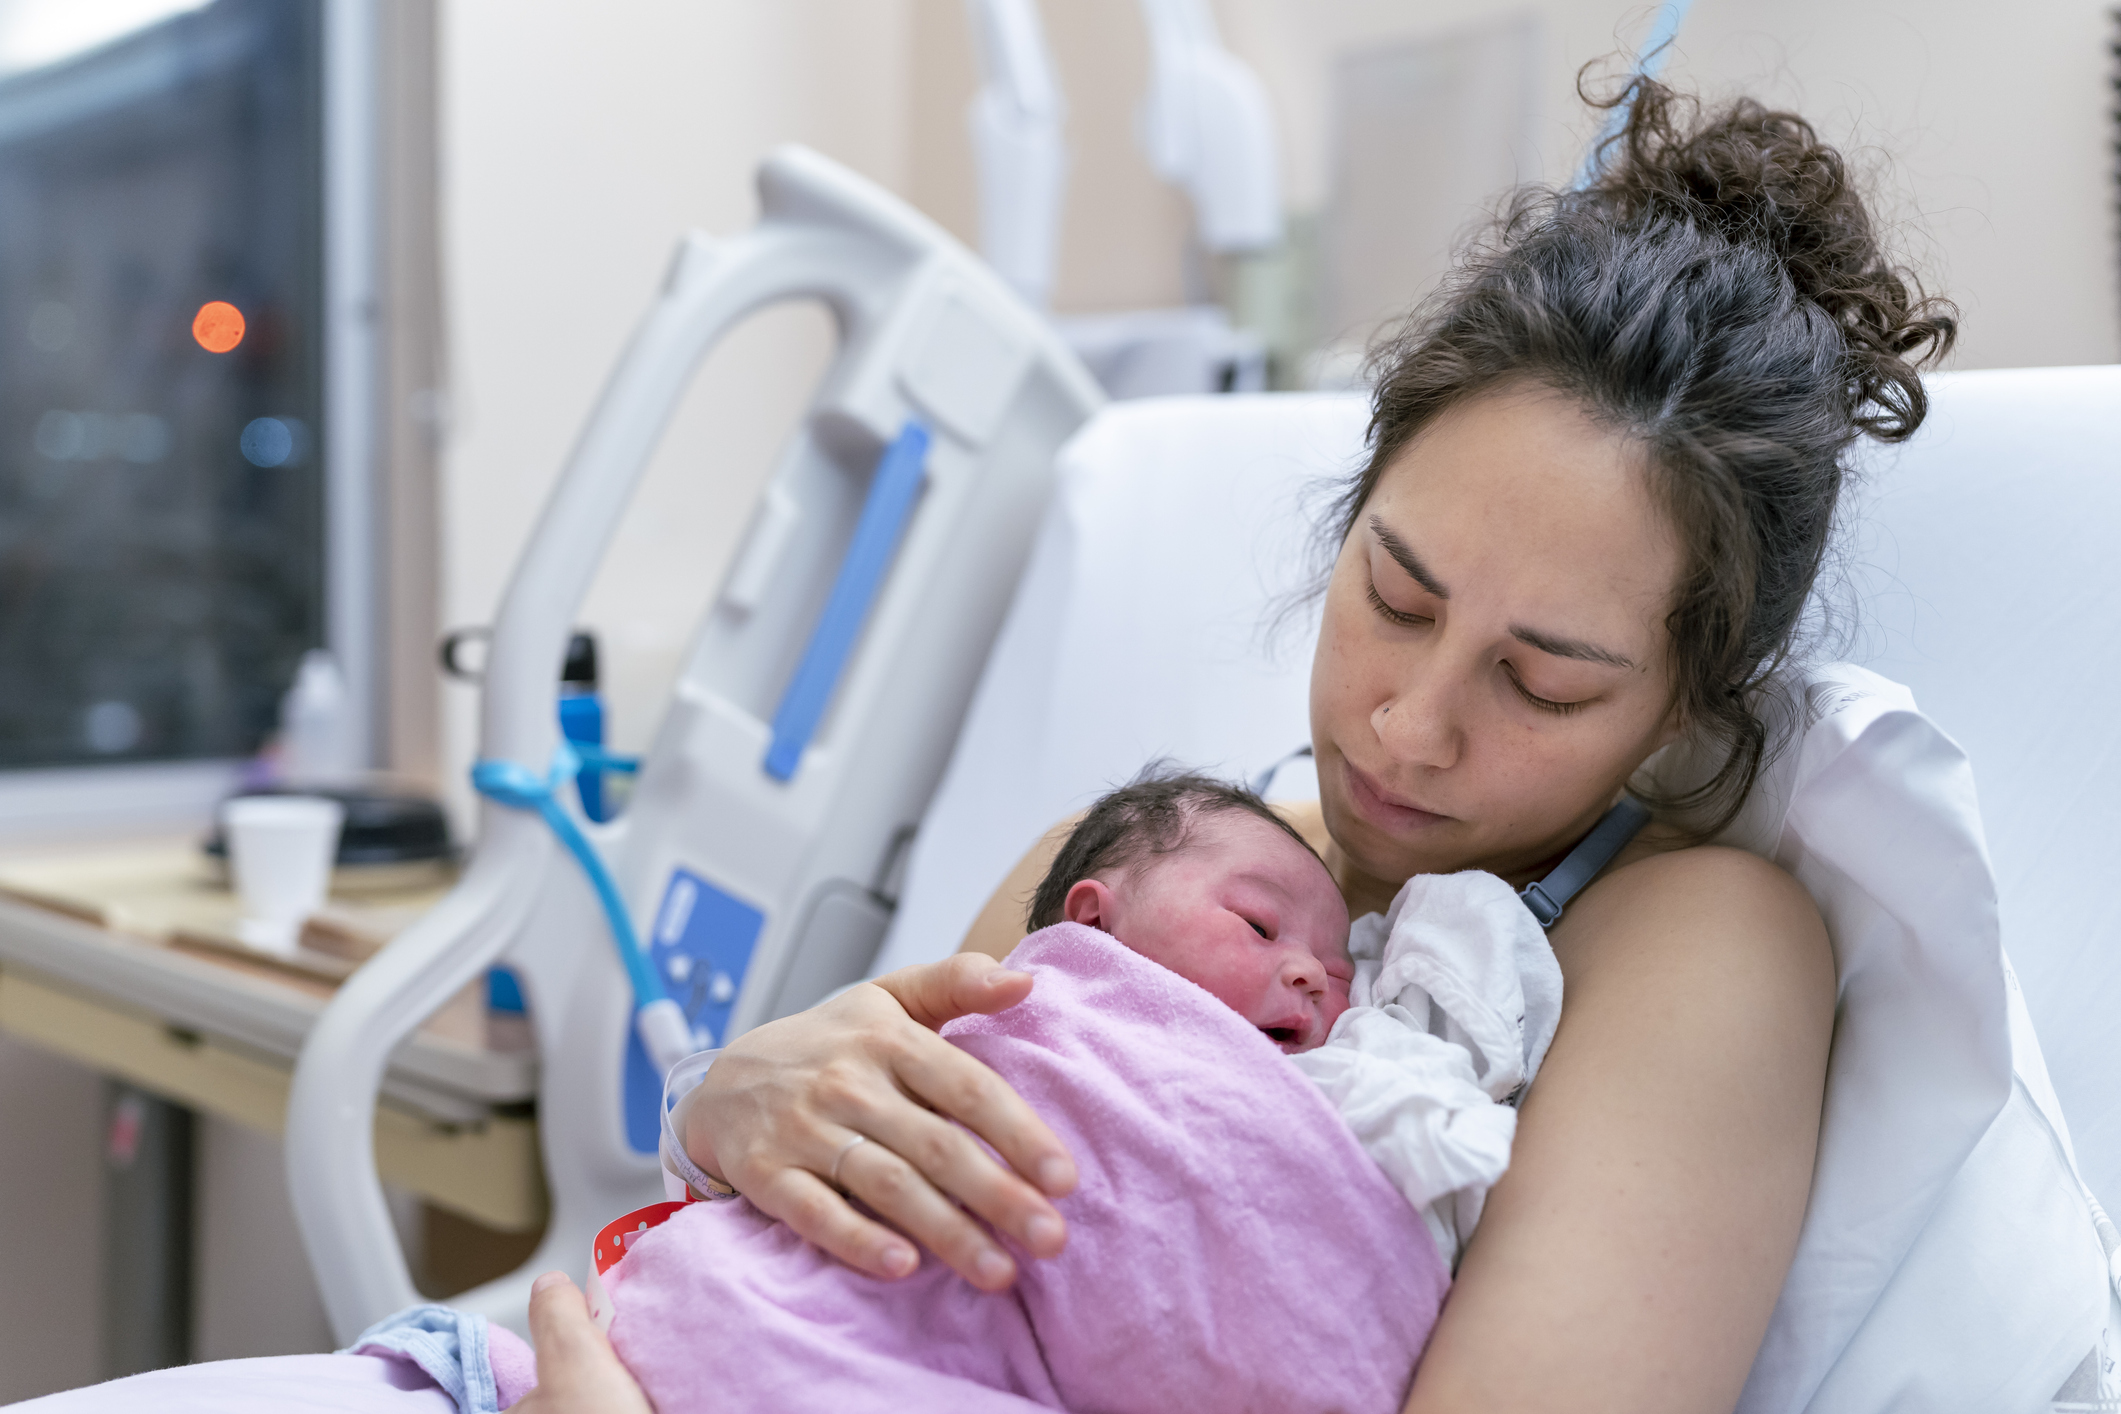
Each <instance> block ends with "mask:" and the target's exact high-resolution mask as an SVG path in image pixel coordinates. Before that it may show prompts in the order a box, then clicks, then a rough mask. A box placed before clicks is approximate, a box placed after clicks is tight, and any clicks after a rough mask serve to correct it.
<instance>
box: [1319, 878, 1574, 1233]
mask: <svg viewBox="0 0 2121 1414" xmlns="http://www.w3.org/2000/svg"><path fill="white" fill-rule="evenodd" d="M1348 952H1349V954H1350V956H1352V957H1353V959H1354V961H1355V984H1354V986H1353V987H1352V988H1350V989H1349V1000H1350V1001H1351V1002H1352V1003H1353V1005H1351V1006H1350V1007H1349V1008H1348V1010H1347V1012H1346V1013H1345V1014H1343V1015H1342V1016H1341V1018H1340V1020H1339V1021H1337V1022H1335V1023H1334V1026H1333V1033H1332V1035H1331V1036H1329V1037H1328V1038H1327V1039H1326V1043H1325V1045H1323V1046H1321V1047H1319V1048H1318V1049H1317V1050H1315V1051H1307V1052H1305V1053H1303V1054H1301V1055H1296V1056H1291V1057H1290V1060H1291V1061H1293V1062H1294V1063H1295V1065H1296V1066H1297V1068H1298V1069H1300V1070H1301V1071H1303V1073H1304V1074H1305V1075H1307V1076H1309V1077H1310V1078H1311V1080H1312V1081H1313V1082H1314V1083H1315V1084H1317V1086H1318V1087H1319V1089H1320V1090H1322V1091H1324V1092H1325V1096H1326V1099H1327V1100H1328V1101H1330V1102H1331V1103H1332V1105H1333V1107H1334V1108H1335V1109H1336V1110H1338V1111H1339V1112H1340V1115H1341V1118H1343V1119H1344V1120H1346V1121H1347V1123H1348V1126H1349V1127H1350V1128H1351V1129H1353V1130H1354V1131H1355V1136H1356V1138H1357V1139H1358V1140H1360V1141H1361V1143H1362V1146H1363V1149H1364V1150H1365V1151H1366V1152H1367V1153H1368V1154H1369V1155H1370V1157H1371V1158H1373V1159H1375V1160H1376V1161H1377V1162H1378V1164H1379V1165H1380V1166H1381V1167H1382V1168H1383V1169H1384V1171H1385V1173H1386V1174H1387V1175H1388V1176H1389V1177H1390V1178H1391V1180H1392V1182H1393V1183H1394V1184H1395V1185H1396V1186H1397V1187H1398V1188H1399V1191H1400V1192H1402V1193H1404V1194H1405V1195H1406V1198H1407V1201H1408V1202H1409V1203H1412V1204H1413V1205H1414V1207H1415V1208H1416V1209H1417V1210H1418V1211H1419V1212H1420V1213H1421V1216H1422V1220H1423V1221H1424V1222H1426V1223H1427V1224H1428V1227H1429V1232H1430V1235H1431V1236H1433V1237H1434V1238H1435V1239H1436V1249H1437V1251H1438V1252H1439V1253H1440V1254H1441V1255H1442V1257H1443V1259H1444V1261H1445V1262H1446V1263H1447V1264H1449V1265H1451V1266H1453V1267H1456V1265H1457V1262H1458V1253H1459V1250H1460V1249H1461V1248H1462V1247H1463V1246H1464V1244H1465V1239H1466V1238H1467V1237H1469V1236H1471V1234H1472V1231H1473V1227H1474V1224H1476V1223H1478V1222H1479V1221H1480V1210H1481V1206H1482V1204H1483V1203H1484V1202H1485V1201H1486V1199H1487V1194H1488V1189H1489V1188H1491V1187H1492V1186H1494V1183H1495V1180H1496V1179H1498V1178H1500V1177H1502V1174H1503V1170H1505V1169H1507V1168H1508V1167H1509V1166H1510V1141H1511V1140H1512V1139H1513V1138H1514V1137H1515V1135H1516V1133H1517V1111H1516V1110H1515V1109H1513V1108H1512V1107H1511V1101H1513V1100H1514V1099H1515V1098H1516V1095H1517V1092H1518V1091H1520V1090H1522V1089H1523V1088H1524V1087H1525V1086H1526V1085H1528V1084H1529V1083H1531V1080H1532V1077H1533V1076H1534V1075H1536V1074H1537V1073H1538V1071H1539V1063H1540V1061H1541V1060H1542V1059H1544V1058H1545V1056H1546V1053H1547V1047H1548V1045H1550V1044H1551V1043H1552V1042H1553V1040H1554V1028H1555V1027H1556V1026H1557V1025H1558V1024H1559V1023H1560V1020H1561V966H1560V964H1559V963H1557V962H1556V961H1555V960H1554V950H1553V949H1552V948H1551V947H1549V946H1548V945H1547V937H1546V932H1545V930H1544V929H1542V928H1541V927H1540V926H1539V923H1538V920H1536V919H1534V918H1533V917H1532V915H1531V912H1530V910H1528V909H1527V908H1526V907H1525V906H1524V903H1523V902H1522V901H1521V900H1520V899H1519V898H1518V897H1517V895H1516V893H1515V892H1514V891H1512V889H1511V888H1510V886H1509V885H1508V884H1505V883H1504V882H1503V881H1502V880H1501V879H1499V878H1497V877H1496V876H1495V875H1493V874H1483V873H1480V872H1478V871H1472V870H1469V871H1467V872H1465V873H1462V874H1417V875H1416V876H1415V877H1413V878H1411V879H1409V880H1407V882H1406V885H1405V886H1404V887H1403V888H1401V889H1400V891H1399V896H1398V897H1397V898H1395V899H1393V900H1392V907H1391V909H1390V910H1389V911H1388V912H1386V913H1385V914H1384V915H1383V916H1382V917H1380V916H1379V915H1377V914H1374V913H1372V914H1368V915H1366V916H1364V917H1362V918H1359V919H1357V920H1356V922H1355V925H1354V927H1353V928H1351V929H1350V930H1349V934H1348Z"/></svg>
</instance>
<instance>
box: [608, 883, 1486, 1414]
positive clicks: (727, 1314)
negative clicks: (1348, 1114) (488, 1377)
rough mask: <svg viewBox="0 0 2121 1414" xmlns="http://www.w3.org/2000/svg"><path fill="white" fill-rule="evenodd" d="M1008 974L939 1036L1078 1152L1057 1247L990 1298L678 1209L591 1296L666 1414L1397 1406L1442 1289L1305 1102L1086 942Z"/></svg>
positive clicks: (1022, 957) (1152, 979) (1258, 1062)
mask: <svg viewBox="0 0 2121 1414" xmlns="http://www.w3.org/2000/svg"><path fill="white" fill-rule="evenodd" d="M1010 965H1011V966H1014V967H1019V968H1022V969H1024V970H1026V971H1029V972H1031V973H1034V974H1035V975H1036V976H1037V979H1038V980H1037V984H1036V985H1035V986H1034V988H1033V989H1032V993H1031V996H1030V998H1029V999H1028V1000H1026V1001H1025V1002H1023V1003H1021V1004H1020V1005H1018V1006H1015V1007H1012V1008H1010V1009H1009V1010H1007V1011H1005V1012H1002V1013H1001V1014H999V1015H997V1016H991V1017H988V1016H976V1017H968V1018H966V1019H964V1020H961V1021H957V1022H953V1023H952V1024H951V1025H950V1026H949V1027H947V1028H946V1029H945V1033H944V1034H946V1035H947V1036H949V1037H950V1039H951V1040H952V1041H954V1042H956V1043H957V1044H958V1045H960V1046H963V1047H964V1048H965V1049H966V1050H968V1051H970V1052H971V1053H972V1054H974V1055H976V1056H978V1057H979V1058H980V1059H982V1060H984V1061H985V1062H986V1063H987V1064H988V1065H990V1066H992V1067H993V1068H994V1069H995V1070H996V1071H997V1072H999V1073H1000V1074H1001V1076H1002V1078H1003V1079H1005V1080H1007V1081H1008V1082H1009V1083H1010V1084H1011V1085H1012V1086H1014V1087H1015V1089H1016V1091H1017V1093H1018V1094H1020V1095H1022V1096H1023V1097H1024V1099H1025V1100H1026V1101H1028V1102H1029V1103H1030V1104H1031V1105H1032V1107H1033V1108H1034V1109H1036V1110H1037V1111H1038V1113H1039V1114H1040V1115H1041V1116H1042V1117H1043V1118H1044V1119H1045V1121H1046V1122H1047V1123H1048V1124H1049V1125H1051V1126H1052V1127H1053V1129H1054V1131H1055V1132H1056V1133H1057V1134H1058V1135H1059V1136H1060V1139H1061V1141H1062V1142H1063V1143H1065V1144H1066V1145H1067V1146H1068V1148H1069V1150H1070V1152H1072V1153H1073V1154H1074V1156H1075V1159H1076V1163H1077V1166H1078V1169H1079V1171H1080V1174H1081V1182H1080V1185H1079V1186H1078V1188H1077V1189H1076V1191H1075V1192H1074V1193H1073V1194H1072V1195H1070V1196H1069V1197H1067V1198H1065V1199H1062V1200H1061V1201H1060V1204H1059V1206H1060V1209H1061V1212H1062V1213H1063V1214H1064V1215H1065V1216H1066V1218H1067V1220H1068V1224H1069V1242H1068V1247H1067V1250H1066V1251H1065V1252H1063V1253H1062V1254H1061V1255H1060V1256H1059V1257H1057V1258H1054V1259H1052V1260H1050V1261H1043V1262H1041V1261H1031V1260H1029V1259H1023V1260H1022V1270H1023V1275H1022V1277H1021V1278H1020V1279H1019V1281H1018V1283H1017V1286H1016V1288H1015V1289H1014V1290H1013V1291H1011V1292H1006V1293H1002V1294H999V1295H989V1294H986V1293H983V1292H980V1291H978V1290H975V1289H974V1288H973V1287H972V1286H970V1285H969V1284H967V1283H966V1282H964V1281H963V1280H961V1279H960V1278H959V1277H958V1276H957V1275H956V1274H955V1273H953V1272H951V1271H950V1270H949V1269H948V1268H946V1267H944V1266H942V1265H941V1264H940V1263H938V1262H936V1261H935V1260H934V1259H933V1258H930V1259H928V1260H927V1261H926V1262H925V1263H924V1264H923V1266H922V1267H921V1269H920V1270H919V1271H918V1272H916V1273H915V1274H914V1275H913V1276H911V1277H909V1278H907V1279H906V1280H904V1281H899V1282H879V1281H874V1280H872V1279H870V1278H868V1277H865V1276H862V1275H860V1274H859V1273H856V1272H853V1271H850V1270H848V1269H846V1268H844V1267H842V1266H840V1265H839V1264H838V1263H836V1262H834V1261H833V1260H832V1259H831V1258H829V1257H827V1256H825V1255H823V1254H822V1253H820V1252H818V1251H817V1250H816V1249H814V1248H812V1247H810V1246H809V1245H808V1244H806V1243H805V1242H803V1241H802V1240H801V1239H800V1238H798V1237H796V1236H794V1235H793V1234H792V1233H791V1232H789V1231H788V1229H786V1228H784V1227H782V1226H780V1225H779V1224H777V1223H774V1222H771V1221H769V1220H768V1219H766V1218H765V1217H763V1216H761V1215H760V1214H759V1213H757V1212H756V1211H755V1210H753V1209H752V1208H751V1207H750V1205H749V1204H746V1203H741V1202H737V1203H700V1204H694V1205H693V1206H691V1207H690V1208H687V1209H686V1210H685V1211H683V1212H681V1213H679V1214H677V1215H676V1216H674V1217H673V1218H671V1219H670V1220H669V1221H668V1222H666V1223H664V1224H663V1225H662V1226H660V1227H657V1228H655V1229H654V1230H653V1231H650V1232H648V1233H646V1234H644V1235H643V1236H642V1238H641V1239H640V1241H638V1242H637V1243H636V1244H635V1245H634V1247H633V1248H632V1250H631V1251H630V1252H629V1253H628V1255H627V1257H626V1258H625V1260H624V1261H622V1262H621V1263H620V1264H619V1265H618V1266H617V1267H616V1268H614V1269H613V1270H612V1272H611V1273H610V1275H609V1276H608V1277H607V1278H606V1285H607V1288H608V1289H609V1291H610V1294H611V1300H612V1303H613V1305H614V1307H615V1308H616V1315H615V1317H614V1319H613V1322H612V1326H611V1338H612V1343H613V1344H614V1345H615V1346H616V1347H617V1349H618V1352H619V1355H620V1357H621V1358H622V1359H623V1360H624V1361H625V1362H626V1365H627V1367H628V1368H629V1369H631V1370H632V1371H633V1373H634V1376H635V1377H636V1378H637V1379H638V1380H639V1381H640V1382H641V1385H642V1387H643V1388H644V1389H645V1390H646V1391H647V1393H648V1396H649V1398H650V1399H651V1400H652V1401H653V1402H654V1403H655V1405H656V1407H657V1408H659V1409H664V1410H677V1409H712V1410H715V1411H717V1414H731V1412H732V1411H747V1410H761V1411H763V1410H774V1411H801V1410H819V1411H826V1410H830V1411H859V1410H887V1409H888V1410H903V1409H915V1408H918V1409H923V1410H981V1411H984V1410H1008V1409H1030V1408H1040V1407H1044V1408H1063V1407H1064V1408H1067V1409H1070V1410H1074V1411H1077V1414H1090V1412H1091V1411H1108V1410H1109V1411H1122V1410H1142V1411H1157V1412H1158V1414H1162V1411H1167V1410H1172V1409H1188V1408H1191V1409H1215V1410H1230V1411H1237V1410H1261V1411H1269V1410H1271V1411H1277V1412H1278V1414H1294V1411H1302V1410H1318V1411H1321V1414H1323V1412H1324V1411H1329V1410H1331V1411H1348V1414H1361V1412H1362V1411H1372V1410H1374V1411H1377V1414H1389V1411H1393V1410H1397V1409H1398V1408H1399V1406H1400V1402H1401V1400H1402V1399H1403V1398H1404V1397H1405V1393H1406V1389H1407V1385H1408V1382H1409V1381H1410V1380H1411V1378H1412V1376H1413V1372H1414V1365H1415V1362H1416V1360H1417V1359H1418V1358H1419V1356H1420V1354H1421V1349H1422V1346H1423V1344H1424V1342H1425V1341H1426V1340H1427V1338H1428V1334H1429V1331H1430V1329H1431V1328H1432V1327H1433V1326H1434V1324H1435V1321H1436V1313H1437V1309H1438V1307H1439V1306H1440V1305H1441V1303H1442V1300H1443V1296H1444V1292H1445V1290H1446V1288H1447V1287H1448V1285H1449V1276H1448V1273H1447V1272H1446V1270H1445V1268H1444V1266H1443V1263H1442V1262H1441V1260H1440V1259H1439V1258H1438V1256H1437V1253H1436V1248H1435V1244H1434V1243H1433V1241H1432V1240H1431V1238H1430V1236H1429V1233H1428V1231H1427V1229H1426V1228H1425V1227H1424V1226H1423V1224H1422V1221H1421V1219H1420V1217H1419V1216H1418V1215H1417V1214H1416V1213H1415V1211H1414V1210H1413V1208H1412V1207H1410V1206H1409V1205H1408V1203H1407V1200H1406V1199H1405V1198H1403V1197H1402V1196H1401V1195H1400V1194H1399V1192H1398V1191H1397V1190H1396V1189H1395V1188H1394V1187H1393V1186H1392V1184H1391V1182H1390V1181H1389V1180H1388V1179H1386V1177H1385V1176H1384V1174H1383V1172H1382V1171H1381V1170H1380V1169H1379V1168H1378V1166H1377V1165H1376V1164H1375V1163H1374V1162H1372V1161H1371V1159H1370V1158H1369V1157H1368V1156H1367V1155H1365V1154H1364V1153H1363V1151H1362V1149H1361V1147H1360V1146H1359V1145H1358V1144H1357V1142H1356V1140H1355V1137H1354V1135H1353V1134H1352V1133H1351V1132H1350V1131H1349V1129H1348V1128H1347V1126H1346V1125H1345V1124H1343V1123H1342V1121H1341V1119H1340V1118H1339V1116H1338V1115H1336V1114H1335V1113H1334V1111H1333V1109H1332V1108H1331V1106H1330V1105H1329V1104H1328V1103H1327V1101H1326V1100H1325V1099H1324V1098H1323V1097H1322V1096H1321V1095H1320V1093H1319V1091H1318V1089H1317V1087H1316V1086H1314V1085H1313V1084H1312V1083H1311V1082H1310V1081H1309V1080H1307V1079H1306V1078H1305V1077H1304V1076H1303V1075H1302V1074H1300V1073H1299V1072H1298V1071H1297V1070H1296V1068H1295V1067H1294V1066H1292V1065H1290V1064H1289V1062H1288V1059H1287V1057H1285V1056H1283V1055H1282V1054H1281V1052H1280V1051H1279V1050H1278V1049H1277V1048H1276V1047H1275V1045H1274V1044H1273V1043H1272V1042H1271V1041H1269V1040H1268V1039H1267V1038H1266V1037H1265V1036H1263V1035H1261V1034H1260V1033H1259V1032H1258V1031H1256V1030H1254V1029H1253V1028H1252V1027H1251V1026H1250V1025H1248V1024H1247V1023H1246V1022H1245V1021H1244V1020H1243V1019H1242V1018H1240V1017H1239V1016H1238V1015H1237V1014H1236V1013H1235V1012H1233V1011H1231V1010H1230V1009H1229V1008H1228V1007H1226V1006H1224V1005H1223V1004H1222V1003H1220V1002H1218V1001H1216V1000H1215V999H1214V998H1213V997H1211V996H1210V995H1209V994H1208V993H1207V992H1205V991H1203V990H1202V989H1200V988H1199V987H1197V986H1195V985H1194V984H1193V983H1191V982H1188V981H1186V980H1185V979H1184V978H1182V977H1180V976H1178V975H1177V974H1176V973H1173V972H1169V971H1167V970H1165V969H1164V968H1162V967H1160V966H1158V965H1157V964H1155V963H1153V962H1150V961H1148V960H1147V959H1145V958H1142V957H1139V956H1137V955H1136V954H1134V953H1132V952H1130V951H1128V950H1127V949H1126V948H1125V947H1124V946H1122V945H1121V944H1120V943H1118V942H1116V941H1115V940H1113V939H1112V938H1110V937H1108V936H1107V935H1105V934H1103V933H1100V932H1097V931H1095V930H1093V929H1090V928H1084V927H1081V926H1078V925H1076V924H1072V923H1063V924H1059V925H1057V926H1055V927H1052V928H1047V929H1045V930H1043V931H1041V932H1039V933H1035V934H1033V935H1032V936H1031V937H1029V938H1027V939H1025V940H1024V942H1023V943H1022V944H1021V945H1020V946H1019V947H1018V948H1017V949H1016V951H1015V953H1013V954H1012V955H1011V957H1010ZM1021 1256H1022V1254H1019V1257H1020V1258H1021Z"/></svg>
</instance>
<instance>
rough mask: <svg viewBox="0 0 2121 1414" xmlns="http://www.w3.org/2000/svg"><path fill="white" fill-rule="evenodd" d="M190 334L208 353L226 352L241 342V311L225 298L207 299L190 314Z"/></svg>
mask: <svg viewBox="0 0 2121 1414" xmlns="http://www.w3.org/2000/svg"><path fill="white" fill-rule="evenodd" d="M191 336H192V337H193V338H194V339H197V340H198V341H199V347H200V348H202V349H205V350H206V351H207V352H208V353H227V352H228V351H229V350H230V349H232V348H234V347H235V346H236V345H238V344H240V343H242V342H243V311H242V310H240V309H238V308H236V307H235V306H234V305H232V304H230V303H229V302H228V301H227V300H218V299H217V300H208V301H207V302H206V303H205V304H202V305H200V306H199V312H198V313H197V314H195V315H193V316H192V321H191Z"/></svg>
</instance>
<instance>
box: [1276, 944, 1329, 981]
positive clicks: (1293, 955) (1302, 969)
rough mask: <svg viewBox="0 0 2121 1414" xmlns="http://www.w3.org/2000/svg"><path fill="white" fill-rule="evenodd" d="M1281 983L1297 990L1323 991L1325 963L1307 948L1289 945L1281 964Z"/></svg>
mask: <svg viewBox="0 0 2121 1414" xmlns="http://www.w3.org/2000/svg"><path fill="white" fill-rule="evenodd" d="M1281 981H1282V985H1283V986H1285V987H1288V988H1290V989H1292V990H1294V991H1298V992H1323V991H1324V990H1325V989H1326V965H1325V964H1324V963H1322V962H1320V961H1319V960H1318V959H1317V958H1316V957H1314V956H1312V953H1311V950H1310V949H1309V948H1299V947H1291V948H1290V949H1289V951H1288V954H1287V955H1286V956H1285V957H1283V959H1282V964H1281Z"/></svg>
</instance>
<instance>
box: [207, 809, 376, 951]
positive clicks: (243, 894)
mask: <svg viewBox="0 0 2121 1414" xmlns="http://www.w3.org/2000/svg"><path fill="white" fill-rule="evenodd" d="M345 818H346V810H345V807H344V806H342V805H340V804H339V802H338V801H336V800H325V799H322V798H321V797H318V796H309V795H249V796H240V797H238V798H237V799H235V800H231V801H228V802H227V803H226V804H224V805H223V806H222V807H221V832H222V835H223V837H224V838H225V839H226V840H227V842H228V867H229V872H230V873H231V874H233V875H234V876H235V882H236V893H237V895H238V896H239V897H240V898H241V899H242V900H243V918H242V921H241V922H239V923H238V924H237V925H236V936H237V937H239V938H241V939H242V940H243V941H244V942H246V943H249V944H250V945H251V946H252V947H256V948H262V949H265V950H266V951H268V952H281V953H285V952H292V951H294V946H295V939H296V938H297V937H298V936H300V934H301V931H302V920H303V919H305V918H307V917H309V915H310V914H312V913H314V912H316V911H317V909H319V908H320V907H322V906H323V903H324V893H325V888H326V886H327V885H328V884H329V883H330V882H331V863H332V859H333V857H334V856H335V855H337V853H338V850H339V826H340V825H341V824H342V823H343V822H344V821H345Z"/></svg>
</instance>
